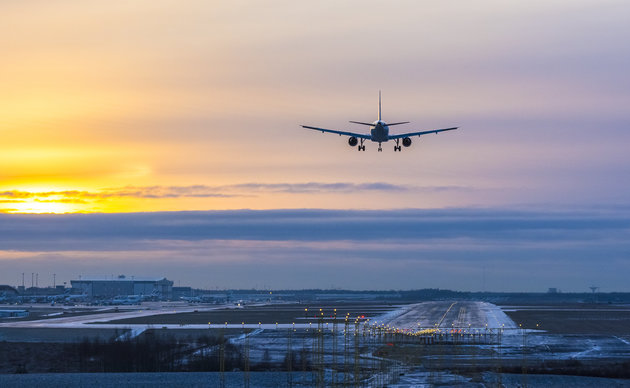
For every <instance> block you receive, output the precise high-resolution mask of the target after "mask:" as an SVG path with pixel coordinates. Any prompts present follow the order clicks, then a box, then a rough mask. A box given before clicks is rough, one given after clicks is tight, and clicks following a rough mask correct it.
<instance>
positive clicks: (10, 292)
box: [0, 284, 18, 296]
mask: <svg viewBox="0 0 630 388" xmlns="http://www.w3.org/2000/svg"><path fill="white" fill-rule="evenodd" d="M17 294H18V291H17V290H16V289H15V288H13V287H11V286H7V285H4V284H0V296H16V295H17Z"/></svg>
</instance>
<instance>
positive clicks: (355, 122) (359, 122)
mask: <svg viewBox="0 0 630 388" xmlns="http://www.w3.org/2000/svg"><path fill="white" fill-rule="evenodd" d="M350 122H351V123H352V124H361V125H369V126H370V127H373V126H374V124H372V123H363V122H361V121H350Z"/></svg>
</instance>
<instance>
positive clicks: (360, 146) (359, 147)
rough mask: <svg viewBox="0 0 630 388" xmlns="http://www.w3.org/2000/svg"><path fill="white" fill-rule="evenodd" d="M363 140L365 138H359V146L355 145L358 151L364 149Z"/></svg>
mask: <svg viewBox="0 0 630 388" xmlns="http://www.w3.org/2000/svg"><path fill="white" fill-rule="evenodd" d="M364 141H365V139H361V144H359V146H358V147H357V148H358V149H359V151H365V146H364V145H363V142H364Z"/></svg>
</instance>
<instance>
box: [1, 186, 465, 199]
mask: <svg viewBox="0 0 630 388" xmlns="http://www.w3.org/2000/svg"><path fill="white" fill-rule="evenodd" d="M413 189H418V190H423V191H426V190H431V191H433V190H434V191H444V190H457V189H461V187H457V186H436V187H421V188H414V187H410V186H404V185H395V184H391V183H383V182H372V183H347V182H335V183H322V182H308V183H241V184H234V185H218V186H208V185H189V186H125V187H114V188H105V189H102V190H98V191H79V190H63V191H43V192H31V191H20V190H12V191H3V192H0V201H3V202H6V201H16V200H27V199H40V200H41V198H51V197H55V198H58V199H54V200H51V202H61V201H62V200H63V199H65V200H67V201H96V200H102V199H110V198H126V197H127V198H129V197H131V198H143V199H163V198H186V197H188V198H229V197H243V196H252V195H256V194H257V193H293V194H302V193H323V192H331V193H356V192H362V191H390V192H392V191H394V192H396V191H408V190H413Z"/></svg>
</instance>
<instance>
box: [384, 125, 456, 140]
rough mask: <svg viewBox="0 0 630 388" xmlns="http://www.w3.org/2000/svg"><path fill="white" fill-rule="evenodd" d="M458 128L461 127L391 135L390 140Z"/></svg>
mask: <svg viewBox="0 0 630 388" xmlns="http://www.w3.org/2000/svg"><path fill="white" fill-rule="evenodd" d="M457 128H459V127H453V128H443V129H432V130H430V131H421V132H408V133H401V134H400V135H389V139H390V140H393V139H400V138H403V137H411V136H422V135H426V134H429V133H435V134H437V133H438V132H444V131H452V130H454V129H457Z"/></svg>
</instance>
